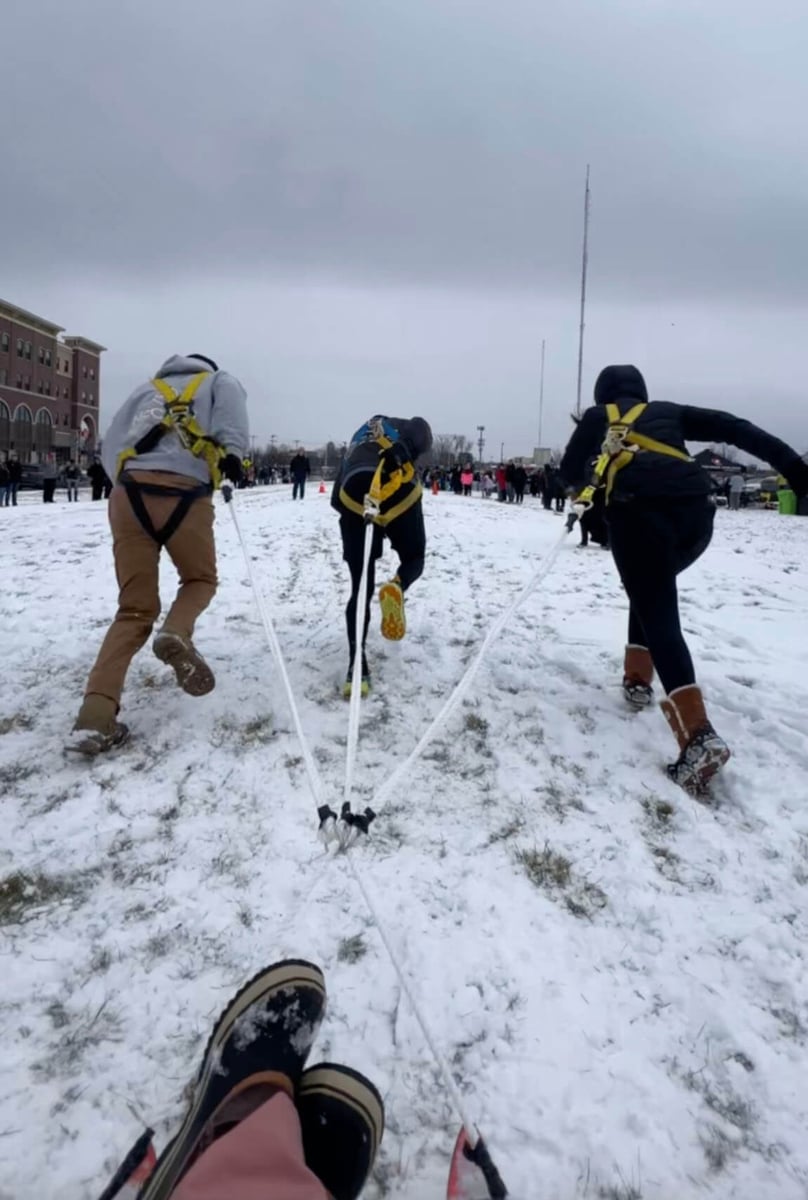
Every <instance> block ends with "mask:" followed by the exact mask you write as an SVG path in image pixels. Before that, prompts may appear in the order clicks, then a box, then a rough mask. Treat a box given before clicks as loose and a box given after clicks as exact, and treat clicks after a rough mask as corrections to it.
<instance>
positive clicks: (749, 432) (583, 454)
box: [560, 367, 808, 503]
mask: <svg viewBox="0 0 808 1200" xmlns="http://www.w3.org/2000/svg"><path fill="white" fill-rule="evenodd" d="M609 371H611V372H615V373H616V372H618V371H636V368H624V367H619V368H618V367H608V368H606V371H604V372H603V373H602V376H601V378H602V377H603V376H605V375H606V373H607V372H609ZM636 374H637V376H638V377H639V379H640V380H642V376H640V374H639V372H638V371H637V372H636ZM598 384H600V380H599V381H598ZM642 386H643V388H644V386H645V385H644V383H643V385H642ZM627 390H628V392H629V394H628V395H625V394H623V392H622V390H621V388H620V386H619V380H618V381H617V386H616V387H615V388H613V389H612V391H611V392H608V391H604V390H603V389H601V390H600V391H598V385H596V397H597V398H598V400H599V401H600V403H598V404H596V405H595V406H594V407H593V408H588V409H587V410H586V412H585V413H584V415H583V417H582V418H581V421H580V423H579V424H578V426H577V427H576V429H575V432H574V433H573V435H572V437H571V438H570V441H569V444H568V445H567V449H566V451H565V453H564V458H563V459H562V461H561V467H560V472H561V476H562V478H563V480H564V483H565V484H566V485H567V487H568V488H570V489H571V490H574V491H576V492H577V491H580V490H581V488H582V487H584V486H585V485H586V484H587V483H589V482H590V464H591V462H592V459H593V458H596V457H597V456H598V454H599V453H600V448H601V445H602V443H603V439H604V438H605V436H606V431H607V429H608V417H607V414H606V409H605V407H604V405H605V404H606V403H614V404H617V406H618V408H619V410H620V413H621V415H623V414H625V413H626V412H628V410H629V409H630V408H632V407H633V406H634V405H635V404H636V403H637V401H638V399H640V398H641V397H640V395H638V391H637V389H636V388H634V387H632V386H630V387H628V388H627ZM615 393H617V394H615ZM632 428H633V429H636V431H637V432H638V433H642V434H645V436H646V437H651V438H654V439H655V440H656V441H658V442H664V443H665V444H666V445H668V446H673V447H674V448H675V449H677V450H684V451H687V446H686V444H685V443H686V442H688V441H694V442H727V443H728V444H729V445H731V446H737V447H738V449H739V450H745V451H746V452H747V454H753V455H754V456H755V458H761V459H763V461H764V462H767V463H770V464H771V466H773V467H775V468H776V469H777V470H778V471H779V472H780V473H781V474H782V475H785V477H786V479H788V481H789V483H790V484H791V486H792V487H793V488H794V490H795V491H796V492H797V494H798V495H804V494H805V493H806V492H808V465H806V464H805V463H804V462H803V461H802V459H801V458H800V456H799V455H798V454H797V452H796V451H795V450H793V449H792V448H791V446H787V445H786V443H785V442H781V441H780V439H779V438H776V437H773V436H772V435H771V434H770V433H766V432H765V431H764V430H762V429H759V428H758V426H757V425H753V424H752V423H751V422H750V421H745V420H743V419H742V418H741V417H736V416H733V415H732V414H731V413H726V412H718V411H717V410H715V409H710V408H694V407H692V406H691V405H687V404H673V403H671V402H669V401H667V400H655V401H651V403H650V404H649V405H648V407H647V408H646V409H645V411H644V412H643V414H642V415H641V416H640V418H639V419H638V420H637V422H636V423H635V424H634V425H633V426H632ZM711 491H712V482H711V480H710V477H709V475H708V474H707V472H706V471H704V470H703V469H702V468H701V467H700V466H699V465H698V463H695V462H684V461H683V460H682V459H678V458H671V457H669V456H668V455H666V454H657V453H654V452H653V451H649V450H643V451H642V452H641V453H639V454H636V455H635V456H634V458H633V459H632V461H631V462H630V463H629V464H628V466H625V467H623V468H622V470H620V471H618V473H617V475H616V476H615V483H614V489H613V491H612V495H611V502H612V503H614V502H615V501H616V502H620V501H625V500H630V499H633V498H635V497H637V498H643V499H645V498H649V499H653V498H656V497H659V498H662V497H676V496H707V495H708V494H709V493H710V492H711Z"/></svg>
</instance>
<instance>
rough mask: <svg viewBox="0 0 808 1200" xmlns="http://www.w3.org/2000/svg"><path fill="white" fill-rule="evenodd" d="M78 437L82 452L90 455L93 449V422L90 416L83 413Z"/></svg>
mask: <svg viewBox="0 0 808 1200" xmlns="http://www.w3.org/2000/svg"><path fill="white" fill-rule="evenodd" d="M79 439H80V445H81V452H82V454H87V455H91V454H92V453H93V451H94V450H95V422H94V421H93V419H92V417H89V416H86V415H85V416H83V417H82V418H81V427H80V429H79Z"/></svg>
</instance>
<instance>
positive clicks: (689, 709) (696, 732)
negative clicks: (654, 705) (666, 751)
mask: <svg viewBox="0 0 808 1200" xmlns="http://www.w3.org/2000/svg"><path fill="white" fill-rule="evenodd" d="M661 707H662V711H663V713H664V714H665V720H666V721H667V722H668V724H669V725H670V727H671V730H672V731H673V735H674V737H675V738H676V741H677V743H678V745H679V751H680V753H679V757H678V759H677V760H676V762H675V763H671V764H670V765H669V766H668V775H669V776H670V778H671V779H672V780H673V781H674V783H678V784H679V786H680V787H683V788H684V789H685V791H686V792H691V793H692V794H695V795H697V794H698V793H699V792H703V791H705V790H706V788H707V787H708V785H709V783H710V781H711V780H712V779H713V777H714V776H715V775H716V773H717V772H718V771H720V770H721V768H722V767H723V765H724V763H725V762H727V760H728V759H729V756H730V751H729V747H728V746H727V744H726V742H725V741H724V740H723V738H720V737H719V736H718V734H717V733H716V732H715V730H714V729H713V727H712V725H711V724H710V722H709V721H708V720H707V713H706V712H705V710H704V699H703V697H702V694H701V688H699V687H697V686H696V685H695V684H688V686H687V687H681V688H676V689H675V691H673V692H671V693H670V695H669V696H668V697H667V698H666V699H665V700H663V701H662V705H661Z"/></svg>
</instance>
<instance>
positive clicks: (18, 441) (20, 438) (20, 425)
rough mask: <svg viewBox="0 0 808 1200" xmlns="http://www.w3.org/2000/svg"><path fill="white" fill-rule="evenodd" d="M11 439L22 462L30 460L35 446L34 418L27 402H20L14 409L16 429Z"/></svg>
mask: <svg viewBox="0 0 808 1200" xmlns="http://www.w3.org/2000/svg"><path fill="white" fill-rule="evenodd" d="M11 440H12V443H13V446H14V449H15V450H16V452H17V458H18V459H19V460H20V462H22V463H27V462H30V461H31V451H32V450H33V447H34V419H33V417H32V416H31V410H30V408H28V406H27V405H25V404H18V405H17V408H16V409H15V411H14V430H13V434H12V438H11Z"/></svg>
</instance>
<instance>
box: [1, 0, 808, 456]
mask: <svg viewBox="0 0 808 1200" xmlns="http://www.w3.org/2000/svg"><path fill="white" fill-rule="evenodd" d="M2 39H3V44H4V53H3V59H4V63H3V68H2V71H0V111H2V112H3V113H4V120H3V123H2V129H0V149H1V150H2V153H0V213H2V228H3V239H2V251H1V252H0V295H3V296H4V297H6V298H8V299H12V300H15V301H17V302H18V303H20V304H21V305H23V306H24V307H26V308H29V309H33V310H34V311H36V312H41V313H42V315H45V316H48V317H50V318H52V319H53V320H56V321H58V322H59V323H60V324H63V325H65V326H68V327H69V330H70V331H71V332H76V333H83V334H85V335H87V336H89V337H93V338H96V339H98V340H100V341H101V342H103V343H104V344H105V345H107V346H108V347H109V348H110V349H109V353H108V354H107V355H106V356H105V359H104V367H103V371H102V379H103V385H102V404H103V406H104V410H105V411H104V414H102V424H103V423H104V416H105V418H106V420H108V419H109V417H110V415H111V414H112V412H113V411H114V410H115V408H116V407H117V406H118V404H119V403H120V402H121V400H122V399H123V398H124V397H125V395H126V394H127V392H128V391H130V390H131V388H132V387H133V386H134V385H135V384H136V383H137V382H138V381H139V380H140V379H142V378H143V377H144V376H145V375H146V374H148V373H149V372H150V371H152V370H154V369H155V367H156V366H157V365H158V364H159V362H160V361H161V360H162V359H163V358H164V357H166V356H167V355H168V354H170V353H173V352H175V351H180V352H189V351H199V352H201V353H206V354H209V355H211V356H213V357H215V358H217V359H218V360H219V362H220V364H221V365H222V366H226V367H227V368H228V369H230V370H232V371H233V372H234V373H235V374H237V375H239V376H240V377H241V378H242V379H243V381H244V383H245V385H246V386H247V388H248V390H249V393H250V398H251V412H252V420H253V425H254V431H255V433H256V434H257V435H258V438H259V441H264V440H266V439H268V437H269V435H270V434H273V433H274V434H275V435H276V436H277V437H278V438H279V440H290V439H300V440H303V441H306V442H308V443H309V444H315V443H316V442H318V441H322V440H325V439H326V438H333V439H334V440H342V438H344V437H345V436H347V435H349V434H350V433H351V431H352V430H353V428H355V426H356V425H357V424H359V423H360V421H362V420H364V419H365V417H366V416H367V415H369V413H371V412H374V411H386V412H389V413H395V414H401V415H412V414H414V413H418V414H422V415H424V416H426V417H427V418H428V419H430V420H431V422H432V424H433V427H434V429H435V430H436V431H440V432H460V433H466V434H468V435H469V436H473V435H474V434H475V428H476V426H477V425H478V424H484V425H485V426H486V438H487V443H488V453H489V454H493V455H496V454H498V452H499V445H500V443H502V442H504V444H505V453H506V455H507V454H518V453H526V452H529V451H530V450H531V449H532V447H533V446H534V445H535V444H536V441H537V434H538V395H539V361H540V344H541V339H542V338H545V339H546V342H547V360H546V361H547V368H546V378H545V412H544V437H543V441H544V442H545V443H546V444H550V445H557V444H560V443H562V442H563V441H564V440H565V439H566V437H567V435H568V432H569V429H570V423H569V417H568V414H569V411H570V409H571V408H572V407H573V406H574V402H575V383H576V367H577V335H578V292H579V284H580V240H581V224H582V212H583V182H584V172H585V167H586V163H587V162H589V163H591V168H592V220H591V242H590V273H589V304H588V308H587V338H586V345H585V370H584V387H585V396H586V397H587V398H588V396H589V395H590V394H591V387H592V383H593V381H594V378H595V376H596V374H597V372H598V370H599V369H600V368H601V367H602V366H603V365H604V364H605V363H606V362H610V361H611V362H615V361H617V362H624V361H634V362H636V363H637V365H638V366H639V367H640V368H641V369H642V370H643V371H644V372H645V374H646V377H647V379H648V383H649V387H650V388H651V390H652V392H653V394H654V395H656V396H658V397H660V398H663V397H665V398H670V399H677V400H690V401H692V402H693V403H707V404H715V405H723V406H725V407H730V408H733V409H734V410H736V411H738V412H740V413H742V414H744V415H747V416H749V417H751V418H752V419H758V420H760V421H761V422H762V423H764V424H766V425H768V426H769V427H770V428H771V429H772V430H773V431H774V432H779V433H780V434H781V435H782V436H785V437H786V438H788V439H790V440H791V441H793V442H795V443H796V444H797V445H798V447H799V448H800V449H805V448H808V404H806V399H805V394H806V385H805V378H806V371H805V366H804V363H803V358H804V355H803V347H804V346H805V343H806V332H808V232H807V230H808V216H807V215H806V214H808V119H806V113H808V71H807V70H806V68H805V57H806V50H807V49H808V4H806V3H805V0H770V2H769V3H768V4H765V5H763V4H761V3H760V2H759V0H756V2H754V3H752V2H750V0H556V2H555V3H552V2H551V0H230V2H229V3H227V4H225V3H222V0H70V2H69V3H68V2H66V0H10V2H9V3H7V4H5V5H4V6H3V18H2Z"/></svg>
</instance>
